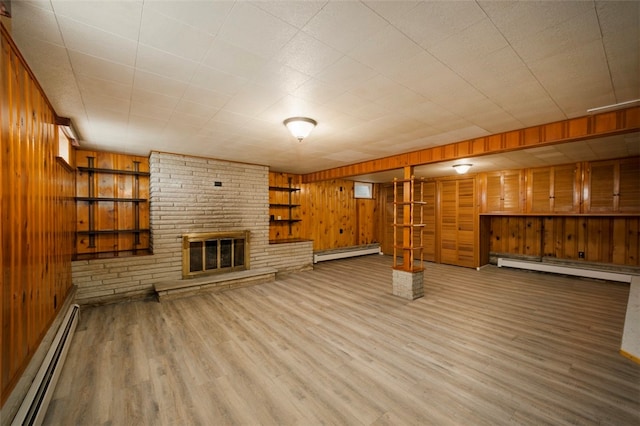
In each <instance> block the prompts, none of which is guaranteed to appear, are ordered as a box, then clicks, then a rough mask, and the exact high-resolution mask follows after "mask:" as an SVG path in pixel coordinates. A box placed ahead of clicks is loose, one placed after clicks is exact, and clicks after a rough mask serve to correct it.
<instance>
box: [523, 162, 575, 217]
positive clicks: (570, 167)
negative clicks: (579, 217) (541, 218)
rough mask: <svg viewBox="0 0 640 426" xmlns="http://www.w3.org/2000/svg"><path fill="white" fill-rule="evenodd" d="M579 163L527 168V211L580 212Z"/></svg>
mask: <svg viewBox="0 0 640 426" xmlns="http://www.w3.org/2000/svg"><path fill="white" fill-rule="evenodd" d="M581 179H582V174H581V172H580V164H567V165H561V166H553V167H539V168H534V169H528V173H527V212H528V213H580V189H581Z"/></svg>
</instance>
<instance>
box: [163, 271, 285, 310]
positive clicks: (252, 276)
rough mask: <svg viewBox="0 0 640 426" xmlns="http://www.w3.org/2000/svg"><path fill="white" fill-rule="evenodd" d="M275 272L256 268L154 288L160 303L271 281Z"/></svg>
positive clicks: (174, 281) (173, 282)
mask: <svg viewBox="0 0 640 426" xmlns="http://www.w3.org/2000/svg"><path fill="white" fill-rule="evenodd" d="M276 272H278V270H277V269H274V268H256V269H249V270H246V271H235V272H227V273H224V274H217V275H207V276H205V277H198V278H191V279H185V280H171V281H163V282H159V283H156V284H155V285H154V288H155V291H156V297H157V298H158V301H159V302H161V301H163V300H168V299H175V298H178V297H185V296H191V295H194V294H198V293H203V292H220V291H224V290H230V289H233V288H239V287H247V286H250V285H254V284H261V283H265V282H269V281H273V280H275V278H276Z"/></svg>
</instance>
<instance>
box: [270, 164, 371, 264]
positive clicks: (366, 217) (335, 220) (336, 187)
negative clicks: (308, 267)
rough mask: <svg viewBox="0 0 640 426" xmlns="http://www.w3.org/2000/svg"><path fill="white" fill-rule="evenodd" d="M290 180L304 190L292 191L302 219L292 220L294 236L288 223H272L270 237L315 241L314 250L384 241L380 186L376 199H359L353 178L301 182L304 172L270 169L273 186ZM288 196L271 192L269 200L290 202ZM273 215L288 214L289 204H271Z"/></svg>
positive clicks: (294, 214)
mask: <svg viewBox="0 0 640 426" xmlns="http://www.w3.org/2000/svg"><path fill="white" fill-rule="evenodd" d="M289 179H291V180H292V184H293V185H294V186H296V187H299V188H300V191H296V192H292V193H291V195H292V201H291V202H292V204H295V205H296V206H298V207H295V208H293V209H292V217H293V218H294V219H299V220H300V221H299V222H294V223H292V226H291V235H288V231H289V229H288V224H286V223H282V222H277V223H271V226H270V227H269V239H270V240H282V239H287V238H299V239H305V240H313V249H314V250H316V251H317V250H328V249H336V248H341V247H349V246H354V245H360V244H371V243H375V242H379V241H380V240H381V238H380V235H379V232H380V230H381V229H382V227H381V226H380V223H379V220H380V217H381V215H380V214H379V209H380V208H381V203H380V202H379V197H380V190H379V185H373V199H356V198H355V197H354V189H353V187H354V183H353V181H350V180H341V179H335V180H328V181H324V182H315V183H309V184H301V183H300V182H301V176H300V175H295V174H290V173H280V172H269V186H270V187H287V186H288V182H289ZM288 196H289V194H288V192H286V191H270V192H269V203H270V204H282V205H284V204H287V203H288ZM278 209H280V210H278ZM270 214H271V215H275V216H282V217H285V215H287V214H288V207H280V208H279V207H271V208H270Z"/></svg>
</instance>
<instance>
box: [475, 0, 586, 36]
mask: <svg viewBox="0 0 640 426" xmlns="http://www.w3.org/2000/svg"><path fill="white" fill-rule="evenodd" d="M478 3H479V5H480V7H481V8H482V10H483V11H484V12H485V13H486V14H487V16H488V17H489V19H491V21H492V22H493V23H494V24H495V25H496V27H498V29H499V30H500V32H502V33H503V34H504V35H505V37H506V38H507V39H508V40H511V41H512V42H517V41H518V40H521V39H524V38H527V37H530V36H532V35H534V34H537V33H540V32H542V31H544V30H546V29H547V28H556V27H559V26H562V25H563V23H564V22H566V21H568V20H570V19H572V18H573V17H575V16H577V15H580V14H583V13H586V12H588V11H589V10H591V9H593V3H590V2H581V1H563V2H560V1H556V2H539V1H521V2H504V1H494V0H488V1H484V0H482V1H479V2H478Z"/></svg>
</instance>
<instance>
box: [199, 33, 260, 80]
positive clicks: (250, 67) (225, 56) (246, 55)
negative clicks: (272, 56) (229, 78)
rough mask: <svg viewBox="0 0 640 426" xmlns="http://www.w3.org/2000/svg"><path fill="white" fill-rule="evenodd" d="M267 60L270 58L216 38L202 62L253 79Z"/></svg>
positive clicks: (219, 69)
mask: <svg viewBox="0 0 640 426" xmlns="http://www.w3.org/2000/svg"><path fill="white" fill-rule="evenodd" d="M267 62H268V60H267V59H265V58H264V57H262V56H259V55H256V54H255V53H253V52H250V51H248V50H245V49H243V48H241V47H238V46H234V45H232V44H229V43H227V42H226V41H224V40H219V39H216V40H215V41H214V43H213V44H212V45H211V47H210V48H209V51H208V52H207V55H206V57H205V58H204V60H203V62H202V63H203V64H204V65H206V66H208V67H210V68H214V69H216V70H218V71H222V72H225V73H227V74H231V75H235V76H238V77H242V78H246V79H253V78H255V76H256V74H257V71H258V70H259V69H261V68H262V67H263V66H265V65H266V64H267Z"/></svg>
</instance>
